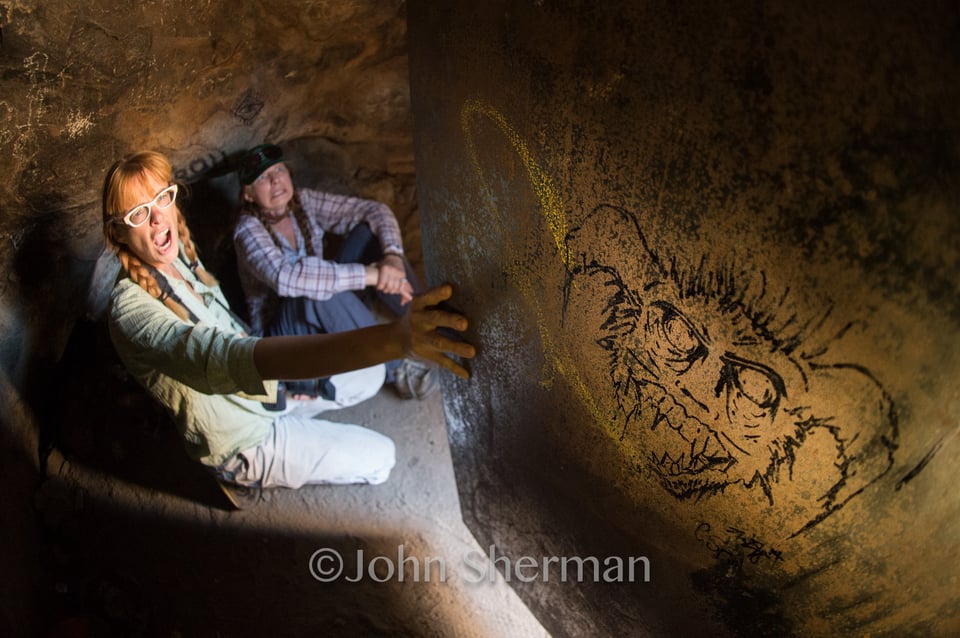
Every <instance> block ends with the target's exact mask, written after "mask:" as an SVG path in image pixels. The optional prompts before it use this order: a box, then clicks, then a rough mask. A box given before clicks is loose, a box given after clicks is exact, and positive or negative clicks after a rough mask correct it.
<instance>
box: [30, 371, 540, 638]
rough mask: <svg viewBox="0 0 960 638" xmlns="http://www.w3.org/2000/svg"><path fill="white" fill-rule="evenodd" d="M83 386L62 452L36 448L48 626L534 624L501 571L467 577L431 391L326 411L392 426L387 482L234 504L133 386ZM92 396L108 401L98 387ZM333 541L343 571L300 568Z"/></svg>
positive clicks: (472, 568) (332, 628)
mask: <svg viewBox="0 0 960 638" xmlns="http://www.w3.org/2000/svg"><path fill="white" fill-rule="evenodd" d="M114 375H115V376H122V375H121V374H120V373H117V372H114ZM106 376H107V377H109V376H110V375H109V374H108V375H106ZM91 378H96V377H91ZM90 383H93V382H89V381H88V382H87V383H86V384H85V386H84V387H81V388H78V389H77V390H76V391H75V392H74V393H73V395H72V397H71V396H68V398H67V399H66V401H65V407H64V413H65V415H70V416H73V417H76V416H77V415H79V414H85V416H84V417H83V418H80V419H71V418H66V419H65V420H64V423H69V424H70V425H69V426H67V427H65V428H64V432H61V433H60V436H59V437H58V440H59V441H60V448H62V449H63V450H66V451H65V452H61V450H60V449H55V450H54V451H53V453H52V454H51V456H50V458H49V461H48V465H47V476H48V477H49V478H48V479H47V480H46V481H45V482H44V484H43V486H42V488H41V490H40V491H39V493H38V495H37V510H38V512H39V514H40V516H41V520H42V521H43V527H44V529H45V536H46V538H45V543H46V546H47V547H48V548H49V551H48V552H45V556H46V560H47V561H48V562H49V564H48V565H47V567H48V568H49V571H50V573H52V574H53V579H52V581H53V582H51V583H50V590H51V591H50V594H49V598H50V601H49V602H50V604H49V609H51V618H50V622H51V626H52V627H59V628H60V629H63V628H65V627H68V628H71V629H77V628H80V629H81V630H84V629H86V630H90V631H93V632H95V633H91V634H87V635H98V636H99V635H118V636H120V635H122V636H169V637H171V638H173V637H178V638H179V637H182V638H186V637H189V636H224V637H227V636H264V635H271V636H319V635H323V636H370V635H390V636H467V637H473V636H476V637H478V638H479V637H486V636H524V637H526V636H531V637H534V636H547V633H546V632H545V631H544V629H543V628H542V627H541V626H540V624H539V623H538V622H537V621H536V619H535V618H533V616H532V615H531V614H530V612H529V611H528V610H527V608H526V607H525V606H524V605H523V604H522V602H520V600H519V598H518V597H517V596H516V594H515V593H514V592H513V590H512V589H510V587H509V586H508V585H507V584H506V583H504V582H503V581H502V579H500V578H499V576H496V575H494V576H493V577H488V572H485V571H484V572H482V573H481V570H483V569H484V567H483V565H484V561H483V560H482V557H483V556H485V554H486V552H485V550H484V549H482V548H481V547H480V546H479V544H478V543H477V542H476V540H475V539H474V538H473V536H472V535H471V534H470V532H469V530H468V529H467V528H466V527H465V525H464V524H463V522H462V520H461V517H460V509H459V500H458V496H457V489H456V482H455V479H454V471H453V467H452V463H451V458H450V449H449V445H448V442H447V436H446V430H445V423H444V414H443V405H442V399H441V396H440V395H439V394H435V395H433V396H432V397H429V398H427V399H425V400H422V401H404V400H401V399H399V398H397V396H396V394H395V393H394V391H393V390H392V389H390V388H384V389H382V390H381V391H380V393H379V394H377V395H376V396H374V397H373V398H371V399H369V400H368V401H365V402H364V403H362V404H360V405H357V406H354V407H352V408H348V409H345V410H340V411H336V412H327V413H324V415H323V417H324V418H327V419H329V420H332V421H343V422H352V423H358V424H361V425H365V426H368V427H371V428H373V429H376V430H378V431H380V432H383V433H384V434H387V435H389V436H390V437H392V438H393V439H394V441H395V443H396V445H397V465H396V467H395V468H394V470H393V472H392V474H391V477H390V479H389V480H388V481H387V482H386V483H384V484H382V485H377V486H367V485H356V486H308V487H304V488H301V489H299V490H274V491H269V492H267V494H266V497H265V500H264V501H262V502H261V503H259V504H258V505H257V506H256V507H254V508H252V509H245V510H241V511H234V510H232V509H231V507H230V505H229V503H228V501H227V500H226V498H225V497H224V496H223V495H222V494H221V493H220V491H219V489H218V488H217V487H216V485H215V483H214V482H213V480H212V479H211V478H210V477H209V476H207V475H206V474H205V473H204V472H203V470H202V469H200V468H199V466H196V465H194V464H192V463H190V462H189V461H188V460H186V457H185V455H184V454H183V452H182V449H179V440H178V439H177V438H176V434H175V433H174V432H172V424H170V423H169V421H167V420H166V418H165V416H164V415H163V414H161V413H159V412H158V411H157V410H156V409H155V407H154V406H153V405H152V404H151V403H150V402H149V398H148V397H146V396H144V395H143V394H142V392H139V391H138V389H136V388H131V387H128V388H127V391H126V392H117V389H116V387H114V384H113V383H112V382H111V380H110V379H109V378H107V379H106V380H103V381H101V383H104V384H105V387H103V388H98V387H90ZM108 388H109V390H108ZM101 392H107V393H108V394H107V395H109V396H111V397H112V398H111V400H109V401H106V402H103V401H97V400H96V399H95V397H98V396H107V395H104V394H100V393H101ZM91 399H93V400H92V401H91ZM114 399H115V401H114ZM77 403H79V404H85V405H86V408H85V409H84V410H82V411H78V410H77V405H76V404H77ZM91 404H93V405H95V406H96V407H95V408H92V409H91V407H90V405H91ZM318 552H319V553H318ZM332 552H336V554H337V555H338V556H339V557H340V558H342V561H343V563H342V564H343V566H344V569H343V572H342V574H341V576H340V577H339V578H338V579H336V580H334V581H332V582H320V581H319V580H318V579H317V578H315V577H314V576H313V575H312V574H311V560H312V559H313V565H315V566H316V567H315V569H314V571H316V572H319V571H320V570H322V569H325V568H330V567H334V566H336V563H335V562H332V561H335V558H334V557H333V554H332ZM323 556H326V558H322V557H323ZM401 563H402V564H404V565H405V569H404V570H403V572H404V577H403V580H402V582H401V579H400V577H399V576H398V574H399V570H398V569H397V567H398V566H399V565H401ZM358 567H359V569H360V571H359V572H358ZM428 567H429V570H430V580H429V582H427V568H428ZM391 568H392V569H393V572H394V573H393V576H392V577H391V576H390V575H389V572H390V570H391ZM371 569H372V570H373V571H372V572H371V571H370V570H371ZM418 569H419V574H417V573H416V571H417V570H418ZM489 574H495V572H489ZM491 580H492V582H491ZM351 581H356V582H351ZM478 581H479V582H478ZM58 623H59V625H58ZM51 635H84V634H76V633H75V634H66V633H61V634H57V633H56V632H54V633H52V634H51Z"/></svg>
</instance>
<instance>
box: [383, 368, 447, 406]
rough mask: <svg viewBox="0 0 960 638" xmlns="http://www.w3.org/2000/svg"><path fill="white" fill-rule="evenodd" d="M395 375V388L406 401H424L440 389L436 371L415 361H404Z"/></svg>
mask: <svg viewBox="0 0 960 638" xmlns="http://www.w3.org/2000/svg"><path fill="white" fill-rule="evenodd" d="M393 375H394V380H393V387H394V388H396V390H397V394H399V395H400V396H401V397H402V398H404V399H424V398H426V397H428V396H430V395H431V394H433V393H434V392H436V391H437V390H438V389H439V388H440V382H439V380H438V379H437V373H436V371H435V370H434V369H433V368H432V367H431V366H429V365H427V364H425V363H420V362H419V361H416V360H414V359H404V360H403V363H401V364H400V365H399V367H397V369H396V370H394V372H393Z"/></svg>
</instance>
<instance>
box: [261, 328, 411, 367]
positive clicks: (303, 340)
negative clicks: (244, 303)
mask: <svg viewBox="0 0 960 638" xmlns="http://www.w3.org/2000/svg"><path fill="white" fill-rule="evenodd" d="M406 354H407V353H406V346H405V344H404V343H403V338H402V334H401V333H400V332H399V331H398V330H397V328H396V326H395V325H394V324H379V325H376V326H370V327H369V328H361V329H359V330H351V331H349V332H340V333H335V334H317V335H303V336H286V337H265V338H263V339H260V340H259V341H258V342H257V344H256V346H254V349H253V361H254V364H255V365H256V367H257V371H258V372H259V373H260V376H261V378H263V379H311V378H314V377H328V376H331V375H334V374H340V373H342V372H348V371H350V370H359V369H360V368H366V367H369V366H372V365H376V364H378V363H385V362H387V361H391V360H393V359H401V358H403V357H404V356H406Z"/></svg>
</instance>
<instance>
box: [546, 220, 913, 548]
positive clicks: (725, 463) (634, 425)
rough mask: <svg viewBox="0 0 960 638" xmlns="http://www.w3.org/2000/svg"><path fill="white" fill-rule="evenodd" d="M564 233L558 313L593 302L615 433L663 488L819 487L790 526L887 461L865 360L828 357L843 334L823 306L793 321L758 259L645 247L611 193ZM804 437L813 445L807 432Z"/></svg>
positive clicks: (880, 408) (838, 499)
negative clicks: (834, 330)
mask: <svg viewBox="0 0 960 638" xmlns="http://www.w3.org/2000/svg"><path fill="white" fill-rule="evenodd" d="M566 243H567V247H568V249H569V251H570V252H569V256H570V261H569V268H568V275H567V279H566V282H565V284H564V311H563V315H564V318H565V320H566V318H567V316H568V315H569V314H570V313H571V309H572V308H573V305H574V304H583V303H584V298H589V299H590V301H591V302H592V304H593V305H592V307H590V308H586V309H584V308H577V310H578V312H581V313H582V312H586V313H588V314H589V313H593V316H594V318H595V319H597V321H599V322H600V324H599V325H600V326H601V328H600V334H598V335H597V336H596V339H595V343H596V345H597V347H599V348H601V349H602V350H603V351H604V352H605V353H606V361H607V364H608V366H607V369H606V370H605V373H606V374H607V375H609V379H610V382H611V383H612V384H613V389H614V394H615V396H616V399H617V402H618V405H619V410H618V412H619V416H620V418H622V426H623V431H622V436H621V441H623V442H624V444H625V446H629V447H632V448H635V449H639V450H641V455H640V458H639V462H640V464H641V466H642V467H643V468H645V469H646V470H648V471H650V472H652V473H653V474H654V475H655V476H656V477H657V479H658V481H659V483H660V485H661V486H662V487H663V489H664V490H666V491H667V492H668V493H669V494H671V495H672V496H674V497H676V498H677V499H690V498H697V499H699V498H704V497H714V496H719V495H722V494H723V493H724V492H725V490H727V489H733V488H737V489H748V490H754V489H756V490H762V492H763V494H764V495H765V497H766V500H767V502H768V503H769V505H771V506H776V504H777V493H778V489H779V487H780V486H783V487H785V488H786V489H791V490H804V491H806V492H812V493H815V494H816V499H815V500H811V501H809V502H806V503H805V505H804V506H803V508H804V511H803V512H802V519H803V520H804V522H803V524H802V525H801V526H800V527H799V528H798V529H796V530H794V531H793V532H792V534H791V536H795V535H796V534H798V533H800V532H802V531H804V530H807V529H809V528H810V527H812V526H814V525H816V524H818V523H819V522H820V521H822V520H823V519H824V518H826V517H827V516H829V515H830V514H831V513H833V512H835V511H836V510H838V509H839V508H841V507H843V506H844V504H846V503H847V502H848V501H849V500H850V499H851V498H853V497H855V496H856V495H857V494H859V493H860V492H861V491H863V489H864V488H866V487H867V486H868V485H870V484H871V483H873V482H874V481H876V480H877V479H878V478H880V477H881V476H883V475H884V474H886V473H887V472H888V471H889V470H890V467H891V466H892V464H893V453H894V451H895V450H896V447H897V443H896V441H897V419H896V412H895V410H894V406H893V402H892V401H891V399H890V397H889V396H888V394H887V393H886V391H885V390H884V389H883V387H882V386H881V385H880V383H879V382H878V381H877V380H876V379H875V378H874V377H873V376H872V375H871V373H870V372H869V370H866V369H865V368H863V367H861V366H859V365H857V364H856V363H851V362H838V361H831V360H830V357H829V343H830V341H831V340H832V339H835V338H839V337H840V336H841V335H840V334H837V335H833V336H832V337H831V339H822V338H819V337H818V336H817V335H816V333H817V331H818V330H820V331H822V327H823V326H822V324H823V321H824V319H825V318H826V316H827V315H828V314H829V310H827V311H825V312H824V313H822V314H821V318H820V319H819V320H818V321H807V322H805V323H804V322H801V321H799V320H798V319H797V317H798V316H799V315H800V314H802V313H800V312H799V310H800V309H798V308H796V307H791V303H790V300H789V294H783V295H780V296H779V297H778V298H773V297H774V296H773V295H772V294H771V293H770V292H769V291H768V290H766V281H765V278H764V276H763V273H761V272H747V271H744V270H738V269H736V268H735V267H734V266H731V265H719V266H718V265H716V264H711V263H710V261H709V260H708V258H707V257H706V256H705V257H704V258H702V259H700V260H699V261H698V262H696V263H692V264H690V263H684V261H683V260H682V259H680V258H678V257H669V256H666V255H665V254H664V253H665V252H666V251H665V250H662V249H659V248H658V249H656V250H654V249H651V247H650V246H649V245H648V244H647V242H646V239H645V237H644V234H643V232H642V231H641V229H640V225H639V223H638V220H637V218H636V216H635V215H634V214H632V213H631V212H629V211H627V210H624V209H622V208H619V207H615V206H610V205H601V206H598V207H597V208H596V209H594V210H593V211H592V212H591V213H590V214H589V215H587V216H586V218H585V219H584V221H583V223H582V224H581V225H580V226H578V227H576V228H573V229H572V230H571V231H570V232H569V233H568V234H567V237H566ZM584 290H586V291H591V292H589V293H582V292H578V291H584ZM598 291H599V292H598ZM596 313H599V316H597V315H596ZM848 327H849V326H848ZM824 346H825V347H824ZM812 437H819V440H818V443H817V445H806V444H808V443H809V441H810V439H811V438H812ZM824 437H826V438H824ZM808 449H809V451H808ZM825 450H826V451H828V452H829V453H828V454H825V453H824V451H825ZM804 454H811V455H812V454H818V455H819V456H820V458H813V459H810V458H806V459H804V458H803V455H804ZM798 459H803V460H804V461H805V464H804V467H806V468H810V467H811V465H810V461H811V460H813V462H814V464H815V465H814V466H815V468H816V472H815V473H810V472H805V473H804V475H802V476H801V475H797V474H794V473H793V468H794V465H795V464H796V463H797V461H798ZM811 474H815V476H814V475H811ZM801 493H802V492H801Z"/></svg>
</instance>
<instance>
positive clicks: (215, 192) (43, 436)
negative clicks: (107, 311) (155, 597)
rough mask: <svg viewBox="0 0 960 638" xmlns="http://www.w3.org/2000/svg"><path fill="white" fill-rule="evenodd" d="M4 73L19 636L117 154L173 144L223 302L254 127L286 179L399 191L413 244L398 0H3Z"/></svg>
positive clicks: (13, 602) (1, 109) (7, 401)
mask: <svg viewBox="0 0 960 638" xmlns="http://www.w3.org/2000/svg"><path fill="white" fill-rule="evenodd" d="M0 69H2V75H0V262H2V266H3V271H4V273H5V274H4V276H3V278H2V279H0V396H2V403H3V405H2V409H0V413H2V416H0V418H2V428H0V464H2V466H3V467H4V477H5V481H4V493H5V506H4V516H3V525H2V528H0V547H2V550H0V571H2V572H3V574H4V576H5V578H4V579H3V580H4V582H3V584H2V585H0V600H2V601H3V602H2V604H0V634H3V635H10V636H12V635H34V634H35V632H34V631H32V627H34V625H33V623H34V622H35V620H36V619H37V618H38V614H39V611H40V609H41V608H42V606H43V604H44V603H43V601H44V596H45V595H49V594H50V592H51V591H52V590H53V588H54V587H55V583H53V582H47V580H45V579H46V578H47V570H46V568H47V567H49V562H50V561H52V560H54V557H53V556H52V555H51V553H50V547H43V546H41V544H40V533H41V531H42V529H41V528H38V526H37V524H36V521H35V511H34V500H33V497H34V493H35V491H36V488H37V484H38V482H39V481H40V480H41V477H42V474H43V471H44V468H43V467H42V459H43V458H44V452H45V451H46V450H48V449H49V448H50V447H51V446H55V445H56V443H57V441H56V432H55V430H56V423H57V420H58V419H62V418H63V414H62V413H60V412H62V407H63V406H62V405H61V403H62V402H61V401H60V397H61V396H62V392H61V391H59V390H58V387H59V385H60V384H62V383H64V382H66V380H64V379H62V378H59V377H58V369H57V364H58V361H59V360H60V357H61V355H62V353H63V352H64V349H65V347H66V346H67V344H68V343H69V340H70V338H71V335H72V334H74V333H73V328H74V325H75V322H77V321H89V322H96V321H98V320H99V318H100V317H101V315H102V312H103V310H104V307H105V302H106V295H107V293H108V291H109V288H110V286H111V285H112V281H113V277H114V275H115V273H116V268H117V265H116V263H115V260H114V259H112V258H111V256H110V255H105V254H104V253H103V241H102V238H101V230H100V228H101V221H100V219H101V211H100V197H101V190H102V186H103V179H104V176H105V173H106V171H107V169H108V168H109V166H110V165H111V164H112V163H113V162H114V161H115V160H116V159H118V158H119V157H120V156H122V155H124V154H126V153H128V152H132V151H135V150H139V149H154V150H158V151H161V152H164V153H166V154H167V155H168V157H169V158H170V159H171V161H172V163H173V165H174V169H175V173H176V178H177V179H178V180H179V181H181V182H182V183H185V184H188V185H189V187H190V188H189V191H190V197H189V199H185V200H184V202H183V204H182V207H183V208H184V210H185V213H186V215H187V217H188V222H189V223H190V226H191V228H192V229H193V230H194V236H195V238H196V239H197V240H198V244H199V248H200V251H201V258H202V259H204V261H205V262H206V264H207V265H208V267H210V269H211V270H213V271H214V272H215V273H216V274H217V275H218V276H219V277H220V279H221V282H222V283H223V285H224V288H225V290H226V292H227V293H228V296H231V301H234V302H239V301H240V299H239V287H238V285H237V284H236V274H235V270H234V268H235V266H234V262H233V252H232V245H231V240H230V234H229V231H230V228H229V227H230V224H231V223H232V205H233V203H234V202H235V201H236V196H237V189H238V184H237V181H236V178H235V175H234V174H233V172H232V166H231V159H232V158H233V157H234V156H235V154H236V153H237V152H239V151H241V150H242V149H245V148H248V147H250V146H252V145H254V144H258V143H260V142H262V141H271V142H274V143H278V144H281V145H282V146H284V148H285V149H286V151H287V155H288V158H289V160H290V162H291V167H292V169H293V170H294V178H295V181H296V182H297V183H298V184H312V185H314V186H316V187H319V188H325V189H328V190H333V191H336V192H342V193H347V194H351V195H359V196H364V197H370V198H374V199H378V200H380V201H383V202H385V203H387V204H389V205H390V206H392V207H393V209H394V211H395V212H396V213H397V216H398V218H399V220H400V223H401V227H402V229H403V231H404V237H405V242H406V247H407V252H408V255H409V256H410V258H411V261H412V262H413V263H414V265H415V267H419V266H420V264H421V263H422V262H421V259H422V258H421V253H420V235H419V220H418V213H417V201H416V194H415V190H414V167H413V143H412V121H411V116H410V106H409V82H408V77H407V73H408V70H407V59H406V16H405V4H404V2H402V1H394V0H390V1H387V2H383V1H377V2H374V1H369V0H357V1H352V2H344V3H304V2H298V1H290V0H278V1H276V2H271V3H259V2H242V3H236V2H230V1H228V0H211V1H208V2H187V1H182V0H174V1H164V2H133V1H114V0H104V1H94V2H73V1H68V2H52V3H51V2H39V1H19V0H0ZM90 350H91V348H86V349H84V351H85V352H87V351H90ZM58 411H60V412H58ZM38 449H39V450H40V452H39V453H38Z"/></svg>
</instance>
